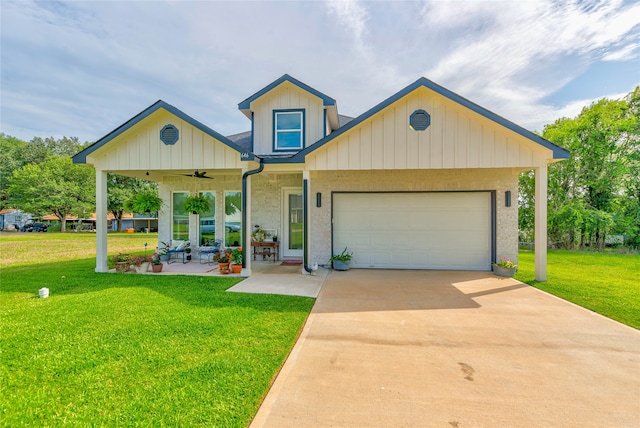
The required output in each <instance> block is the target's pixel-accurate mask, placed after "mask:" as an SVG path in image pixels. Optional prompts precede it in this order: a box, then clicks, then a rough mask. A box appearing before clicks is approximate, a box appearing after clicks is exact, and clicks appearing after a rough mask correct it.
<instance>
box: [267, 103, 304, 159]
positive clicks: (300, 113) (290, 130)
mask: <svg viewBox="0 0 640 428" xmlns="http://www.w3.org/2000/svg"><path fill="white" fill-rule="evenodd" d="M285 114H297V115H298V116H299V117H300V127H299V128H288V129H281V130H278V116H279V115H285ZM273 131H274V140H275V141H274V142H273V145H274V149H275V150H302V149H303V148H304V141H303V140H304V113H303V111H302V110H295V111H275V112H274V116H273ZM293 132H298V133H299V134H300V144H299V145H298V146H297V147H279V146H278V135H279V134H282V133H293Z"/></svg>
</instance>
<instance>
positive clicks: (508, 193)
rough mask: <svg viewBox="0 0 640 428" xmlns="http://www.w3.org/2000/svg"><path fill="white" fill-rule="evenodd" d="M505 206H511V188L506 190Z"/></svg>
mask: <svg viewBox="0 0 640 428" xmlns="http://www.w3.org/2000/svg"><path fill="white" fill-rule="evenodd" d="M504 206H505V207H510V206H511V190H507V191H506V192H504Z"/></svg>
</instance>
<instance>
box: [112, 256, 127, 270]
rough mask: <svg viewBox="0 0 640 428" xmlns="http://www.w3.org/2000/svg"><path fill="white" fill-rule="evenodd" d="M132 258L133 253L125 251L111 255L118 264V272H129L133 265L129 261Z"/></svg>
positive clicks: (114, 262) (116, 264) (115, 263)
mask: <svg viewBox="0 0 640 428" xmlns="http://www.w3.org/2000/svg"><path fill="white" fill-rule="evenodd" d="M130 259H131V255H130V254H125V253H118V254H116V255H115V256H112V257H111V261H112V262H113V264H114V265H115V266H116V272H129V267H130V266H131V264H130V263H129V260H130Z"/></svg>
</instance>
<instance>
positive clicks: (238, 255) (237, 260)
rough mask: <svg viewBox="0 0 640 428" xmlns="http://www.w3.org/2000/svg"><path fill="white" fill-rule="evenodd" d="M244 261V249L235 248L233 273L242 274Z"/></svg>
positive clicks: (232, 257)
mask: <svg viewBox="0 0 640 428" xmlns="http://www.w3.org/2000/svg"><path fill="white" fill-rule="evenodd" d="M242 260H243V258H242V247H238V248H235V249H234V250H233V251H231V262H233V264H232V265H231V271H232V272H233V273H240V272H242Z"/></svg>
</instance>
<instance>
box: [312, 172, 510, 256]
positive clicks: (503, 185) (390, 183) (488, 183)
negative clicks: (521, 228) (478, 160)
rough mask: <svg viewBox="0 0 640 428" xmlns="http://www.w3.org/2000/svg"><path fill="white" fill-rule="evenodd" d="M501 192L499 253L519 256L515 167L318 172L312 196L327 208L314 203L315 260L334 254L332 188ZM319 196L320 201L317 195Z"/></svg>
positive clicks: (313, 235)
mask: <svg viewBox="0 0 640 428" xmlns="http://www.w3.org/2000/svg"><path fill="white" fill-rule="evenodd" d="M460 190H495V191H496V199H497V201H496V207H497V213H496V247H497V248H496V254H497V256H498V257H508V258H511V260H517V258H518V203H517V201H518V196H517V195H518V172H517V171H514V170H512V169H456V170H446V169H441V170H405V171H384V170H383V171H314V172H312V173H311V178H310V190H309V193H310V195H312V196H313V197H312V199H314V198H315V194H316V193H317V192H321V193H322V207H320V208H317V207H316V206H315V203H313V204H310V216H311V222H310V223H311V235H310V238H309V240H310V244H309V246H310V254H311V263H314V262H316V263H318V264H326V263H327V260H328V259H329V257H331V192H335V191H357V192H373V191H380V192H389V191H402V192H407V191H460ZM507 190H510V191H511V207H505V204H504V192H505V191H507ZM314 200H315V199H314Z"/></svg>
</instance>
